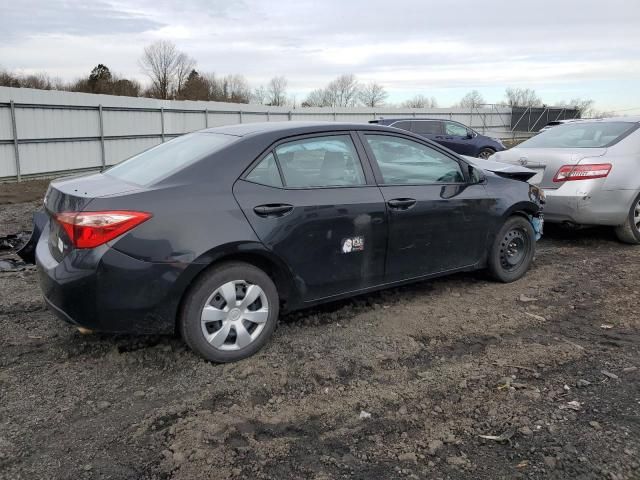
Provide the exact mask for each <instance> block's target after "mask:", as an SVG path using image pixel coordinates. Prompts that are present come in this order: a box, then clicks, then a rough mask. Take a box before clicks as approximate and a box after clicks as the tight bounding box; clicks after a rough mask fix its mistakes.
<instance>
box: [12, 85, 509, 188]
mask: <svg viewBox="0 0 640 480" xmlns="http://www.w3.org/2000/svg"><path fill="white" fill-rule="evenodd" d="M396 117H397V118H400V117H416V118H420V117H432V118H446V119H452V120H456V121H459V122H462V123H464V124H466V125H469V126H470V127H472V128H474V129H476V130H477V131H479V132H480V133H484V134H487V135H491V136H494V137H499V138H509V137H511V136H512V135H513V132H512V131H511V127H510V125H511V109H510V108H509V107H498V106H487V107H485V108H474V109H471V110H470V109H456V108H452V109H445V108H429V109H391V108H384V107H381V108H335V109H334V108H296V109H290V108H288V107H268V106H264V105H245V104H233V103H220V102H194V101H170V100H156V99H151V98H132V97H115V96H111V95H93V94H88V93H74V92H60V91H46V90H33V89H26V88H9V87H0V180H11V179H17V180H20V179H22V178H24V177H34V176H44V175H57V174H61V173H65V172H70V171H81V170H89V169H99V168H102V167H105V166H109V165H113V164H115V163H118V162H120V161H122V160H124V159H126V158H128V157H130V156H132V155H134V154H136V153H138V152H140V151H142V150H145V149H147V148H149V147H152V146H154V145H157V144H158V143H160V142H163V141H165V140H167V139H170V138H173V137H176V136H179V135H182V134H184V133H188V132H192V131H194V130H200V129H202V128H207V127H215V126H220V125H229V124H235V123H249V122H276V121H290V120H306V121H309V120H324V121H342V122H357V123H366V122H368V121H370V120H374V119H379V118H396Z"/></svg>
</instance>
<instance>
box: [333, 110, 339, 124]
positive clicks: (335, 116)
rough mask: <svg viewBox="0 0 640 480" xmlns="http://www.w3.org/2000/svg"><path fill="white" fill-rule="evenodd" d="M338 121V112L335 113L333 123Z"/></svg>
mask: <svg viewBox="0 0 640 480" xmlns="http://www.w3.org/2000/svg"><path fill="white" fill-rule="evenodd" d="M337 120H338V114H337V113H336V111H335V110H334V111H333V121H334V122H336V121H337Z"/></svg>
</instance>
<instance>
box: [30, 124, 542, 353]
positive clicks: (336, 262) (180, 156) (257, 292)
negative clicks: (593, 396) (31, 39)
mask: <svg viewBox="0 0 640 480" xmlns="http://www.w3.org/2000/svg"><path fill="white" fill-rule="evenodd" d="M474 164H475V166H474ZM478 165H480V164H478V163H476V162H475V161H469V160H467V159H463V158H461V157H459V156H457V155H456V154H455V153H453V152H451V151H449V150H447V149H446V148H444V147H441V146H439V145H437V144H435V143H433V142H430V141H429V140H426V139H424V138H421V137H419V136H417V135H413V134H411V133H408V132H405V131H402V130H399V129H394V128H389V127H384V126H377V125H366V124H365V125H360V124H337V123H294V122H287V123H275V122H274V123H266V124H244V125H235V126H228V127H219V128H210V129H207V130H202V131H200V132H196V133H192V134H189V135H185V136H182V137H179V138H176V139H174V140H172V141H169V142H167V143H163V144H161V145H158V146H157V147H154V148H152V149H150V150H147V151H145V152H143V153H140V154H138V155H136V156H134V157H132V158H130V159H128V160H126V161H124V162H122V163H120V164H118V165H116V166H114V167H112V168H110V169H108V170H106V171H105V172H104V173H99V174H93V175H89V176H84V177H75V178H69V179H61V180H57V181H54V182H52V183H51V186H50V187H49V190H48V191H47V194H46V197H45V210H46V217H43V218H44V222H41V223H42V225H40V226H41V227H42V228H38V229H36V231H38V232H39V231H40V230H41V231H42V233H41V234H40V236H39V239H38V238H34V239H33V241H37V246H36V247H35V257H36V263H37V265H38V270H39V276H40V284H41V287H42V290H43V293H44V296H45V299H46V301H47V303H48V305H49V307H50V308H51V309H52V310H53V311H54V312H55V313H56V314H57V315H58V316H59V317H61V318H62V319H64V320H65V321H68V322H70V323H72V324H74V325H76V326H79V327H84V328H86V329H90V330H99V331H106V332H133V333H163V332H166V333H172V332H175V331H177V332H179V333H180V334H181V335H182V336H183V338H184V340H185V341H186V342H187V343H188V344H189V346H190V347H191V348H192V349H193V350H195V351H196V352H198V353H199V354H201V355H202V356H203V357H205V358H207V359H209V360H212V361H216V362H230V361H235V360H239V359H241V358H244V357H247V356H249V355H252V354H253V353H255V352H256V351H258V350H259V349H260V348H261V347H262V346H263V345H264V344H265V343H266V342H267V340H268V339H269V337H270V336H271V334H272V332H273V330H274V328H275V326H276V322H277V319H278V314H279V312H280V311H283V310H284V311H291V310H294V309H300V308H304V307H307V306H310V305H314V304H318V303H322V302H327V301H332V300H335V299H338V298H343V297H349V296H353V295H358V294H362V293H365V292H370V291H372V290H377V289H381V288H386V287H390V286H394V285H399V284H402V283H406V282H412V281H417V280H423V279H426V278H431V277H435V276H439V275H444V274H448V273H452V272H459V271H468V270H475V269H482V268H487V269H488V270H489V272H490V273H491V274H492V276H493V277H494V278H496V279H498V280H500V281H503V282H511V281H514V280H517V279H519V278H520V277H522V276H523V275H524V274H525V272H526V271H527V269H528V268H529V265H530V264H531V261H532V259H533V255H534V251H535V240H536V235H537V233H539V231H538V230H539V225H540V219H539V217H540V203H541V198H540V195H541V193H540V191H539V190H538V189H537V188H536V187H533V186H530V185H529V184H527V183H526V182H525V181H522V180H526V178H527V177H528V174H527V171H526V170H525V171H524V172H523V171H522V170H519V171H518V168H516V167H507V168H506V169H503V168H498V169H494V170H495V171H496V172H497V173H493V172H491V171H490V170H491V168H488V169H482V168H479V167H478ZM503 167H504V166H503ZM509 168H512V169H513V170H516V171H515V172H511V171H509ZM515 178H518V179H515Z"/></svg>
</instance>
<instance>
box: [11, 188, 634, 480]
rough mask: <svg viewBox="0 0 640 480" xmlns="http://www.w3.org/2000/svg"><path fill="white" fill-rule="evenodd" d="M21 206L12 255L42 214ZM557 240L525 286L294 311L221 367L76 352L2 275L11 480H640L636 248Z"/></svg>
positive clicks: (135, 346)
mask: <svg viewBox="0 0 640 480" xmlns="http://www.w3.org/2000/svg"><path fill="white" fill-rule="evenodd" d="M3 188H4V185H0V191H1V190H2V189H3ZM36 193H38V191H37V189H35V188H34V195H35V194H36ZM41 194H42V192H39V193H38V196H41ZM7 196H8V195H7ZM18 200H21V201H22V202H19V201H18ZM0 201H2V200H0ZM13 201H14V203H13V204H8V203H6V200H5V204H4V205H0V236H3V235H7V234H10V233H17V232H18V231H20V230H24V229H28V228H29V222H30V213H31V212H32V211H33V209H34V208H36V207H37V205H38V204H39V200H38V201H36V199H35V198H32V197H26V198H15V197H14V199H13ZM15 202H17V203H15ZM549 230H550V231H549V232H548V234H547V236H546V237H545V239H544V240H543V241H542V242H541V243H540V244H539V247H538V255H537V258H536V261H535V264H534V266H533V268H532V270H531V271H530V272H529V274H528V275H527V276H526V277H525V278H524V279H523V280H520V281H519V282H516V283H514V284H509V285H502V284H497V283H492V282H490V281H488V280H487V279H486V278H485V277H484V276H483V274H482V273H478V274H464V275H455V276H452V277H448V278H444V279H440V280H435V281H429V282H424V283H419V284H416V285H412V286H409V287H403V288H396V289H392V290H388V291H384V292H381V293H377V294H372V295H366V296H362V297H358V298H355V299H353V300H349V301H343V302H339V303H334V304H330V305H327V306H324V307H322V308H316V309H313V310H306V311H302V312H297V313H295V314H291V315H288V316H286V317H284V318H282V319H281V323H280V325H279V328H278V330H277V331H276V333H275V335H274V337H273V338H272V340H271V342H270V343H269V344H268V345H267V347H266V348H265V349H264V350H263V351H261V352H260V353H259V354H257V355H256V356H254V357H252V358H250V359H248V360H245V361H242V362H239V363H237V364H231V365H225V366H222V365H212V364H209V363H206V362H204V361H202V360H200V359H199V358H198V357H196V356H195V355H193V354H192V353H190V352H189V351H188V350H187V349H186V348H185V346H184V345H183V343H182V342H181V341H180V339H177V338H171V337H128V336H107V335H88V336H81V335H80V334H79V333H78V332H77V331H76V330H75V329H73V328H72V327H70V326H68V325H66V324H64V323H62V322H60V321H59V320H57V319H56V318H54V317H53V315H51V314H50V313H49V312H47V311H46V310H45V308H44V304H43V302H42V300H41V298H40V292H39V290H38V285H37V280H36V274H35V271H34V269H33V268H24V269H18V270H14V271H5V272H0V292H1V295H0V331H1V332H2V334H1V335H0V478H2V479H5V478H6V479H36V478H55V479H93V478H113V479H136V480H137V479H192V478H210V479H227V478H250V479H298V478H300V479H314V480H321V479H322V480H324V479H334V478H360V479H378V478H380V479H389V478H412V479H417V478H420V479H422V478H424V479H431V478H433V479H474V480H475V479H503V478H504V479H512V478H558V479H565V478H581V479H582V478H584V479H586V478H598V479H601V478H605V479H612V480H616V479H638V478H640V387H639V383H638V380H640V371H639V370H638V368H639V367H640V354H639V353H640V352H639V351H640V316H639V315H638V305H639V304H640V287H639V286H638V285H639V284H640V270H639V269H638V267H637V266H638V262H639V261H640V248H634V247H629V246H625V245H622V244H620V243H618V242H617V241H616V240H615V239H614V237H613V235H612V234H611V233H610V232H609V231H607V230H584V231H580V232H563V231H559V230H556V231H554V230H551V229H549ZM1 258H15V257H13V252H12V251H11V250H5V251H4V252H1V251H0V259H1ZM483 436H484V437H483ZM486 437H489V438H486Z"/></svg>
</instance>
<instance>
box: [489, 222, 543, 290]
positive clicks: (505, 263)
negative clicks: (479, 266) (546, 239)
mask: <svg viewBox="0 0 640 480" xmlns="http://www.w3.org/2000/svg"><path fill="white" fill-rule="evenodd" d="M535 251H536V234H535V232H534V230H533V227H532V226H531V222H529V220H527V219H526V218H524V217H520V216H515V217H510V218H509V219H508V220H507V221H506V222H505V224H504V225H503V226H502V228H501V229H500V231H499V232H498V234H497V235H496V238H495V240H494V242H493V245H492V247H491V251H490V252H489V261H488V264H489V265H488V266H489V273H491V276H492V277H493V278H495V279H496V280H498V281H500V282H504V283H509V282H514V281H516V280H518V279H519V278H522V277H523V276H524V274H525V273H527V270H529V266H530V265H531V262H532V261H533V256H534V254H535Z"/></svg>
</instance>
